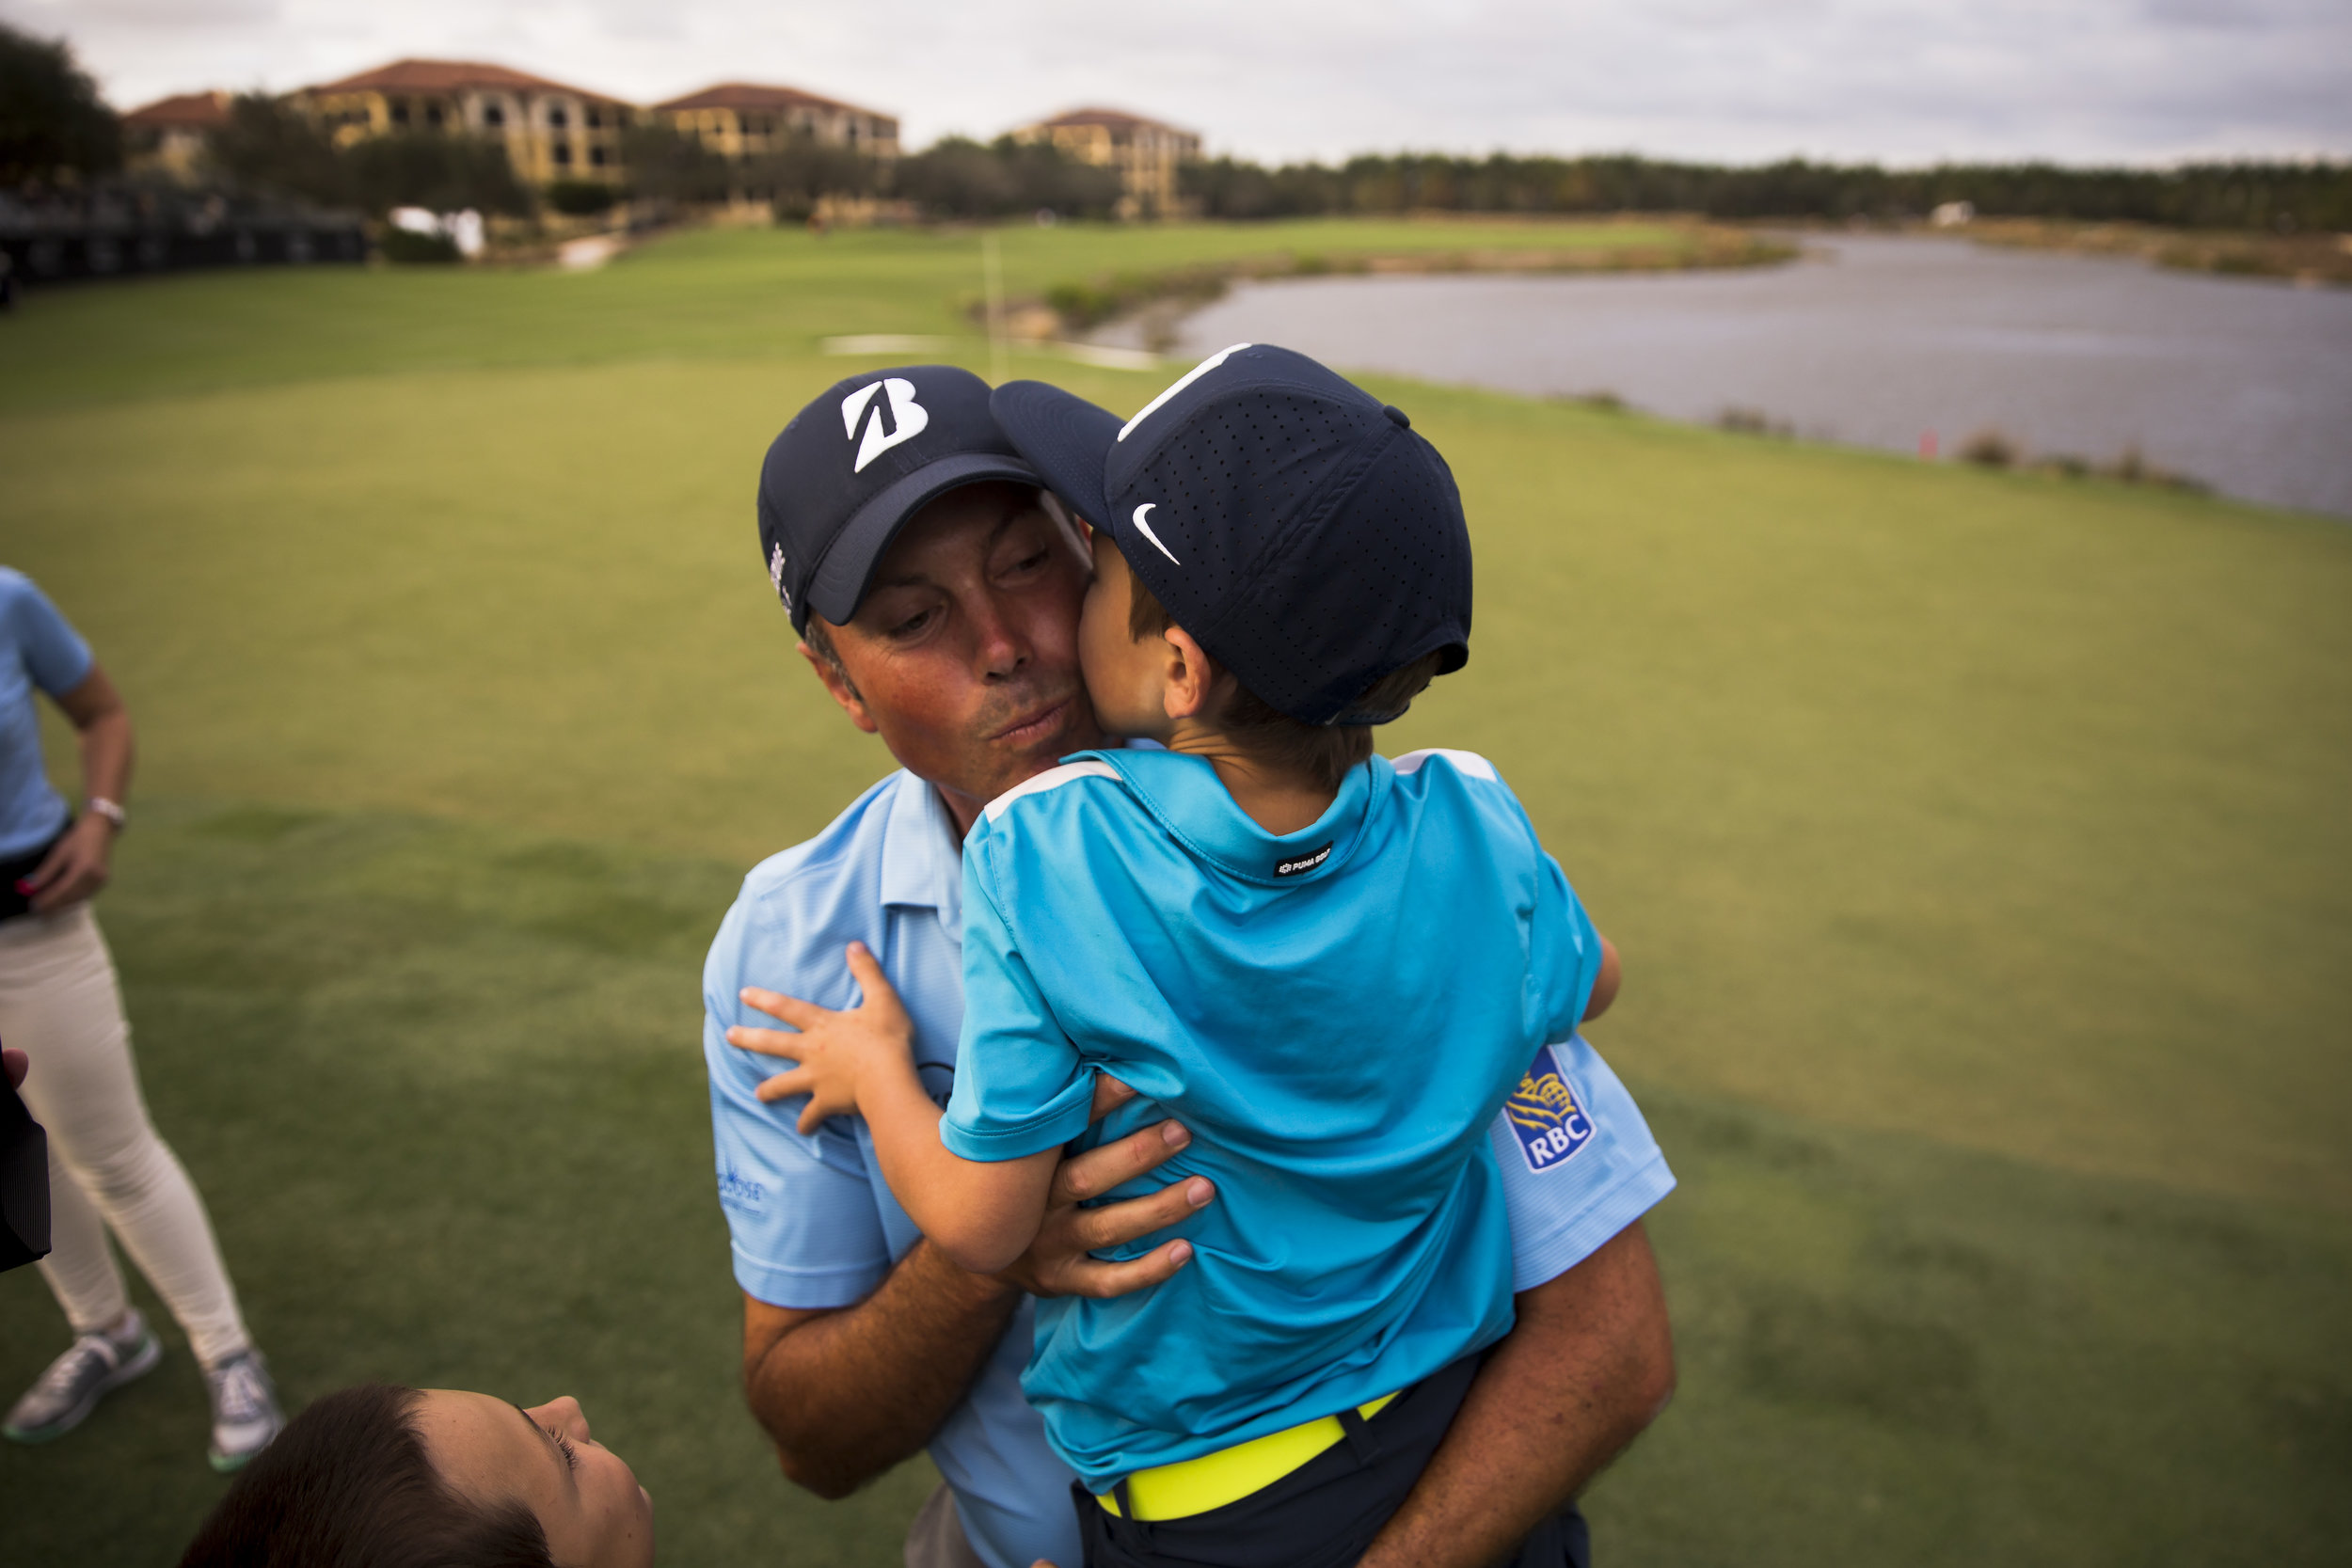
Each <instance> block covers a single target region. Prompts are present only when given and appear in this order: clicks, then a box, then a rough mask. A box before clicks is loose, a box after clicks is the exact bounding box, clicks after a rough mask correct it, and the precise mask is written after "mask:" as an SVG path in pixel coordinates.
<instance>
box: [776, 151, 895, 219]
mask: <svg viewBox="0 0 2352 1568" xmlns="http://www.w3.org/2000/svg"><path fill="white" fill-rule="evenodd" d="M877 179H878V176H877V173H876V170H875V167H874V160H873V159H871V158H869V157H867V156H866V154H865V153H863V152H860V151H858V150H855V149H854V148H848V147H839V146H835V145H834V143H832V142H825V141H819V140H818V139H817V138H816V137H815V136H812V135H807V134H806V133H800V134H796V135H793V136H792V137H790V138H789V139H788V140H787V142H786V143H785V145H784V149H783V150H782V151H779V152H771V153H770V154H769V155H768V156H767V157H765V158H762V159H760V160H758V161H757V162H756V163H754V164H752V165H751V166H748V167H747V168H745V170H744V171H743V180H744V183H745V184H746V185H747V186H748V187H749V188H750V189H752V190H754V191H757V192H761V193H763V194H765V195H766V196H767V197H768V198H769V199H770V200H771V201H772V202H774V203H775V208H776V211H777V213H778V214H781V215H782V216H785V217H794V218H799V217H806V216H807V215H808V214H811V213H813V212H815V211H816V210H817V203H818V200H820V199H821V198H825V197H828V196H870V195H872V194H873V191H874V186H875V184H876V182H877Z"/></svg>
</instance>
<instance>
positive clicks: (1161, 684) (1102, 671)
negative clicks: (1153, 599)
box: [1078, 529, 1169, 740]
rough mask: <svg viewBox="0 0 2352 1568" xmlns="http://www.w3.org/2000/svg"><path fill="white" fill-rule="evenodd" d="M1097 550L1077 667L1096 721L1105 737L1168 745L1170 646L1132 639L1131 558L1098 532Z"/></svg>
mask: <svg viewBox="0 0 2352 1568" xmlns="http://www.w3.org/2000/svg"><path fill="white" fill-rule="evenodd" d="M1093 545H1094V580H1093V581H1092V582H1091V583H1089V584H1088V586H1087V596H1086V607H1085V608H1084V609H1083V610H1080V611H1079V614H1078V667H1079V669H1080V670H1081V671H1082V672H1084V673H1085V675H1086V682H1087V693H1088V695H1089V696H1090V697H1091V698H1092V699H1093V700H1094V717H1095V720H1096V721H1097V722H1099V723H1100V724H1101V725H1102V726H1103V732H1104V734H1105V735H1112V736H1120V737H1121V738H1127V739H1132V738H1136V737H1140V738H1144V739H1149V740H1166V739H1167V738H1168V730H1169V722H1168V698H1167V692H1168V641H1167V640H1166V639H1165V638H1159V637H1147V638H1144V639H1143V640H1141V641H1136V639H1135V638H1134V637H1132V636H1130V635H1129V634H1128V630H1127V617H1128V614H1129V611H1130V608H1131V606H1132V605H1133V603H1134V600H1135V578H1134V576H1133V574H1132V573H1130V572H1129V570H1128V568H1127V558H1126V557H1125V556H1123V555H1120V553H1119V546H1117V545H1114V544H1113V543H1111V536H1110V535H1109V534H1107V533H1105V532H1104V531H1101V530H1099V529H1098V530H1096V531H1095V533H1094V539H1093Z"/></svg>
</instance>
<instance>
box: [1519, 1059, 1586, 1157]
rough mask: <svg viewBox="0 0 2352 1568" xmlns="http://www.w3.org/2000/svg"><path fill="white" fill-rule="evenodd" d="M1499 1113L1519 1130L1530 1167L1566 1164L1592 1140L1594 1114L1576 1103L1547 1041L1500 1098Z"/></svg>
mask: <svg viewBox="0 0 2352 1568" xmlns="http://www.w3.org/2000/svg"><path fill="white" fill-rule="evenodd" d="M1502 1113H1503V1115H1505V1116H1507V1117H1510V1118H1511V1131H1512V1132H1516V1133H1518V1139H1519V1152H1520V1153H1521V1154H1524V1155H1525V1156H1527V1168H1528V1169H1529V1170H1549V1169H1551V1168H1552V1167H1553V1166H1554V1165H1558V1164H1565V1162H1566V1161H1568V1160H1569V1159H1570V1158H1572V1157H1573V1156H1574V1155H1575V1153H1576V1151H1577V1150H1578V1149H1580V1148H1583V1147H1584V1146H1585V1145H1586V1144H1588V1143H1591V1142H1592V1141H1593V1118H1592V1117H1589V1116H1587V1115H1586V1114H1585V1112H1584V1107H1583V1106H1581V1105H1580V1104H1578V1103H1577V1100H1576V1091H1575V1090H1574V1089H1572V1088H1570V1087H1568V1080H1567V1076H1566V1074H1565V1073H1563V1072H1562V1071H1561V1070H1560V1059H1559V1058H1558V1057H1557V1056H1555V1055H1553V1054H1552V1053H1551V1047H1549V1046H1548V1045H1547V1046H1545V1047H1544V1048H1543V1049H1542V1050H1541V1051H1538V1052H1536V1053H1535V1061H1534V1065H1533V1066H1531V1067H1530V1068H1529V1069H1527V1076H1526V1077H1524V1078H1522V1079H1520V1080H1519V1086H1518V1088H1517V1089H1515V1090H1513V1091H1512V1093H1511V1098H1510V1099H1508V1100H1506V1101H1503V1102H1502Z"/></svg>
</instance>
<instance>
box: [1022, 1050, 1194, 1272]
mask: <svg viewBox="0 0 2352 1568" xmlns="http://www.w3.org/2000/svg"><path fill="white" fill-rule="evenodd" d="M1135 1097H1136V1091H1135V1090H1133V1089H1131V1088H1129V1087H1128V1086H1127V1085H1124V1084H1122V1083H1120V1081H1119V1080H1118V1079H1116V1078H1112V1077H1108V1076H1104V1075H1099V1074H1098V1075H1097V1076H1096V1078H1095V1080H1094V1110H1093V1114H1092V1115H1091V1116H1090V1117H1089V1118H1088V1119H1089V1120H1090V1121H1100V1120H1102V1119H1103V1117H1105V1116H1107V1115H1108V1114H1109V1113H1110V1112H1112V1111H1113V1110H1115V1109H1117V1108H1118V1107H1119V1106H1120V1105H1123V1104H1125V1103H1126V1102H1127V1101H1130V1100H1133V1099H1134V1098H1135ZM1191 1142H1192V1133H1191V1132H1188V1131H1186V1129H1185V1128H1184V1124H1183V1123H1182V1122H1175V1121H1163V1122H1160V1123H1157V1124H1156V1125H1154V1126H1151V1127H1147V1128H1145V1129H1144V1130H1143V1131H1142V1132H1130V1133H1129V1134H1127V1136H1125V1137H1123V1138H1121V1139H1120V1140H1119V1141H1118V1142H1117V1143H1110V1144H1104V1146H1103V1147H1102V1148H1089V1149H1088V1150H1087V1151H1086V1152H1085V1153H1084V1154H1079V1155H1073V1157H1071V1158H1070V1159H1067V1160H1064V1161H1063V1162H1062V1163H1061V1165H1060V1166H1059V1168H1058V1169H1057V1170H1056V1171H1055V1173H1054V1184H1053V1187H1052V1188H1051V1189H1050V1190H1049V1191H1048V1192H1047V1194H1046V1197H1045V1223H1044V1224H1042V1225H1041V1226H1040V1227H1038V1232H1037V1240H1036V1241H1034V1242H1032V1243H1029V1250H1028V1251H1027V1252H1025V1253H1024V1254H1022V1255H1021V1258H1020V1259H1019V1261H1017V1262H1015V1263H1014V1264H1013V1265H1012V1267H1010V1268H1009V1269H1007V1270H1005V1271H1004V1272H1003V1273H1001V1274H999V1275H997V1276H996V1277H997V1278H999V1279H1001V1280H1003V1281H1005V1282H1006V1283H1007V1284H1009V1285H1017V1286H1019V1287H1020V1288H1021V1289H1022V1290H1024V1291H1028V1292H1029V1293H1030V1294H1031V1295H1033V1296H1094V1297H1098V1298H1100V1297H1104V1296H1123V1295H1126V1294H1127V1293H1129V1292H1130V1291H1140V1290H1142V1289H1143V1288H1144V1287H1145V1286H1147V1285H1157V1284H1158V1283H1159V1282H1160V1281H1161V1280H1163V1279H1166V1278H1167V1277H1168V1275H1172V1274H1174V1273H1175V1272H1176V1271H1177V1270H1178V1269H1181V1268H1183V1267H1184V1265H1185V1264H1186V1263H1189V1262H1190V1261H1192V1243H1190V1242H1186V1241H1181V1240H1180V1241H1173V1242H1169V1243H1166V1244H1165V1245H1163V1246H1159V1247H1155V1248H1153V1249H1152V1251H1150V1252H1148V1253H1145V1254H1144V1255H1143V1256H1142V1257H1140V1258H1134V1259H1128V1260H1127V1261H1126V1262H1124V1263H1105V1262H1104V1261H1102V1260H1101V1259H1097V1258H1091V1257H1089V1256H1088V1254H1089V1253H1092V1252H1095V1251H1098V1250H1100V1249H1102V1248H1104V1247H1112V1246H1118V1245H1120V1244H1122V1243H1127V1242H1132V1241H1135V1240H1136V1238H1138V1237H1142V1236H1149V1235H1150V1234H1152V1232H1153V1231H1154V1230H1165V1229H1167V1228H1168V1227H1169V1226H1171V1225H1175V1224H1177V1223H1178V1222H1180V1221H1183V1220H1186V1219H1189V1218H1191V1217H1192V1216H1193V1215H1194V1214H1196V1213H1198V1212H1200V1210H1201V1209H1202V1208H1204V1207H1206V1206H1207V1204H1208V1202H1209V1200H1210V1199H1212V1198H1214V1197H1216V1183H1215V1182H1213V1181H1211V1180H1209V1179H1208V1178H1207V1177H1205V1176H1195V1177H1191V1178H1189V1179H1187V1180H1183V1181H1175V1182H1170V1183H1169V1184H1168V1186H1165V1187H1163V1188H1161V1189H1160V1190H1159V1191H1158V1192H1156V1193H1152V1194H1151V1195H1150V1196H1145V1197H1136V1198H1129V1199H1127V1200H1125V1201H1123V1202H1120V1203H1113V1204H1108V1205H1105V1206H1104V1207H1103V1208H1099V1209H1082V1208H1080V1207H1079V1204H1080V1203H1081V1202H1083V1201H1084V1200H1085V1199H1087V1198H1089V1197H1096V1196H1101V1195H1102V1194H1104V1193H1106V1192H1109V1191H1110V1190H1111V1189H1112V1188H1114V1187H1116V1186H1118V1185H1119V1184H1120V1182H1122V1181H1131V1180H1134V1179H1135V1178H1136V1177H1138V1176H1141V1175H1143V1174H1144V1173H1145V1172H1146V1171H1150V1170H1153V1169H1156V1168H1157V1167H1158V1166H1159V1165H1160V1164H1161V1163H1162V1162H1164V1161H1166V1160H1168V1159H1169V1158H1171V1157H1172V1156H1174V1155H1175V1153H1176V1152H1177V1151H1178V1150H1179V1149H1182V1148H1186V1147H1188V1146H1189V1145H1190V1144H1191Z"/></svg>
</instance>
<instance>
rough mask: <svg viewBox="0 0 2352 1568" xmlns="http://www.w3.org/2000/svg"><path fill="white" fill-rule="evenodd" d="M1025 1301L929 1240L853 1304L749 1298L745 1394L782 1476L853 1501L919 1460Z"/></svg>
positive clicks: (745, 1324) (745, 1311)
mask: <svg viewBox="0 0 2352 1568" xmlns="http://www.w3.org/2000/svg"><path fill="white" fill-rule="evenodd" d="M1020 1301H1021V1292H1020V1291H1016V1290H1014V1289H1012V1288H1011V1287H1010V1286H1008V1285H1005V1284H1002V1283H1000V1282H998V1281H996V1280H993V1279H988V1278H983V1277H980V1276H977V1275H968V1274H965V1273H964V1272H963V1271H962V1270H961V1269H959V1268H957V1267H956V1266H955V1265H954V1264H952V1263H950V1262H948V1261H947V1259H946V1258H944V1257H942V1256H941V1255H940V1254H939V1252H938V1250H937V1249H936V1248H934V1247H933V1246H932V1245H931V1244H930V1243H929V1242H918V1243H915V1246H914V1250H913V1251H912V1252H910V1253H908V1254H907V1255H906V1257H905V1258H903V1259H900V1260H899V1262H898V1266H897V1267H895V1268H893V1269H892V1270H891V1271H890V1274H889V1275H888V1277H886V1278H885V1279H884V1280H883V1281H882V1285H881V1287H880V1288H878V1289H877V1290H876V1291H874V1293H873V1294H872V1295H870V1296H868V1297H866V1299H865V1300H864V1301H862V1302H860V1303H858V1304H857V1305H856V1306H854V1307H842V1308H841V1309H839V1310H837V1311H828V1312H792V1311H787V1310H785V1309H784V1308H781V1307H771V1306H768V1305H767V1304H765V1303H763V1302H759V1301H755V1300H754V1299H752V1298H751V1297H749V1296H746V1297H745V1298H744V1301H743V1391H744V1395H745V1397H746V1398H747V1399H748V1400H749V1401H750V1402H751V1407H752V1414H753V1415H754V1416H755V1418H757V1419H758V1421H759V1424H760V1425H761V1426H762V1427H764V1428H766V1429H767V1432H768V1435H769V1436H770V1437H771V1439H773V1440H774V1442H775V1445H776V1455H777V1458H778V1460H779V1461H780V1462H781V1463H782V1465H783V1466H784V1473H785V1474H786V1475H787V1476H788V1477H790V1478H791V1479H792V1480H793V1481H796V1482H798V1483H799V1484H801V1485H803V1486H805V1487H807V1488H808V1489H809V1490H810V1491H812V1492H814V1493H816V1494H817V1495H818V1496H819V1497H848V1496H849V1495H850V1493H851V1492H854V1491H856V1490H857V1489H858V1488H859V1487H861V1486H863V1485H865V1484H866V1482H867V1481H871V1480H873V1479H874V1478H875V1477H876V1476H879V1475H881V1474H882V1473H883V1472H884V1471H886V1470H888V1469H889V1468H891V1467H892V1466H893V1465H897V1464H898V1463H899V1461H901V1460H904V1459H906V1458H908V1457H910V1456H912V1455H913V1454H914V1452H915V1451H916V1450H917V1449H920V1448H922V1447H923V1445H924V1444H926V1443H927V1442H929V1441H930V1436H931V1434H932V1433H935V1432H937V1431H938V1430H939V1427H940V1423H942V1422H943V1421H945V1420H946V1418H947V1417H948V1415H949V1413H950V1412H952V1411H953V1410H954V1409H955V1407H956V1405H957V1403H958V1402H960V1401H961V1399H962V1398H963V1396H964V1393H965V1391H966V1390H968V1389H969V1388H970V1387H971V1386H972V1380H973V1379H974V1378H976V1377H977V1376H978V1375H979V1370H980V1368H981V1367H982V1366H983V1365H984V1364H985V1363H986V1362H987V1360H988V1356H989V1353H990V1352H991V1351H993V1350H994V1349H995V1347H996V1341H997V1340H998V1338H1001V1337H1002V1336H1003V1334H1004V1330H1005V1324H1006V1323H1007V1322H1008V1321H1009V1319H1010V1318H1011V1316H1012V1314H1013V1310H1014V1308H1015V1307H1018V1306H1019V1305H1020Z"/></svg>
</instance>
